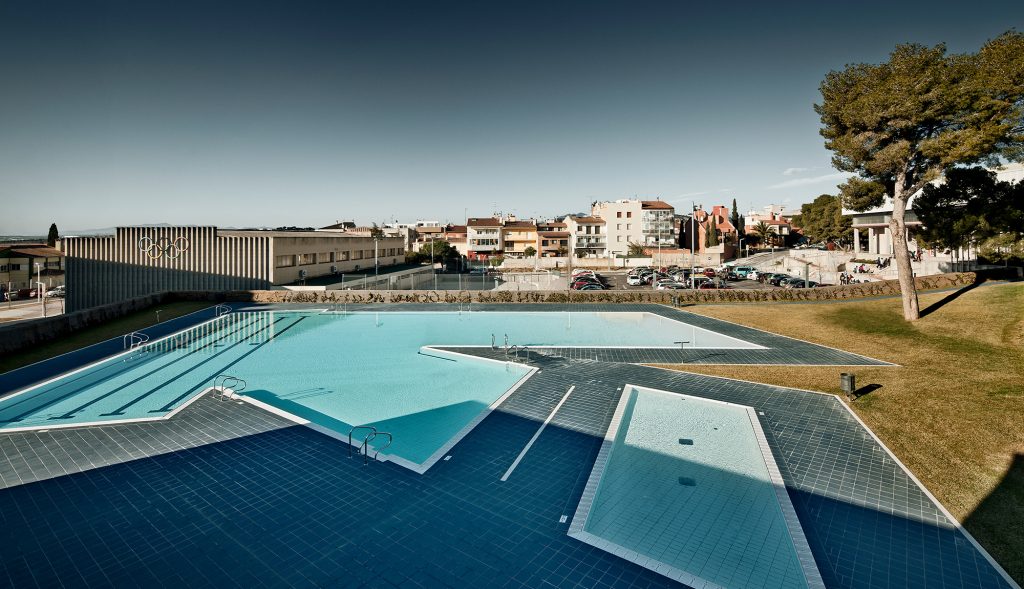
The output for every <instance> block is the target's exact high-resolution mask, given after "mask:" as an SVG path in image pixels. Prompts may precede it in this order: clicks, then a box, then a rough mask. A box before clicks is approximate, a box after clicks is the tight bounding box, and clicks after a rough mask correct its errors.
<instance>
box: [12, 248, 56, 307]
mask: <svg viewBox="0 0 1024 589" xmlns="http://www.w3.org/2000/svg"><path fill="white" fill-rule="evenodd" d="M37 280H41V281H42V282H43V284H45V285H46V288H47V289H50V288H53V287H55V286H60V285H62V284H64V254H62V253H61V252H60V250H58V249H55V248H52V247H49V246H47V245H46V244H42V243H18V244H7V245H0V293H5V292H7V289H8V288H10V290H12V291H17V290H20V289H22V288H35V286H36V284H35V283H36V281H37ZM2 300H4V297H3V296H0V301H2Z"/></svg>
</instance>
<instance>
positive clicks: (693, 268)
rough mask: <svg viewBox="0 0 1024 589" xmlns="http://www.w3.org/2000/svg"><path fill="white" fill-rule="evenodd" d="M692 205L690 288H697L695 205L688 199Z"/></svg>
mask: <svg viewBox="0 0 1024 589" xmlns="http://www.w3.org/2000/svg"><path fill="white" fill-rule="evenodd" d="M690 204H691V205H693V214H692V215H690V289H691V290H696V289H697V281H696V280H695V278H696V276H695V274H696V270H697V263H696V262H697V261H696V259H695V256H696V253H697V205H696V203H694V202H693V201H690Z"/></svg>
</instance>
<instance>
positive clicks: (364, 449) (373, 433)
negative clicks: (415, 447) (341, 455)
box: [348, 425, 395, 466]
mask: <svg viewBox="0 0 1024 589" xmlns="http://www.w3.org/2000/svg"><path fill="white" fill-rule="evenodd" d="M360 429H368V430H370V433H369V434H367V436H366V437H365V438H363V442H362V443H361V444H359V453H360V454H362V455H363V466H366V465H367V464H369V461H370V459H369V454H370V446H369V444H370V440H372V439H374V438H376V437H377V436H387V437H388V443H387V444H384V446H382V447H380V448H377V449H376V450H375V451H374V453H373V461H374V462H376V461H377V455H378V454H380V452H381V450H385V449H387V447H388V446H390V445H391V443H392V442H394V441H395V437H394V436H393V435H391V434H390V433H389V432H379V431H377V428H375V427H373V426H372V425H357V426H355V427H353V428H352V429H350V430H348V457H349V458H352V447H353V446H354V444H353V443H352V433H353V432H355V431H356V430H360Z"/></svg>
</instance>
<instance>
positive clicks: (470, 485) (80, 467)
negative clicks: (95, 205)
mask: <svg viewBox="0 0 1024 589" xmlns="http://www.w3.org/2000/svg"><path fill="white" fill-rule="evenodd" d="M260 308H261V309H266V308H267V307H260ZM420 308H422V309H424V310H437V309H438V306H437V305H432V306H423V307H420ZM478 308H479V310H487V309H488V307H486V306H481V307H477V306H474V309H478ZM494 308H495V309H499V308H500V309H501V310H505V311H507V310H513V309H518V310H530V311H541V310H563V311H564V310H566V309H567V307H560V306H557V305H544V306H534V305H500V306H495V307H494ZM585 308H586V310H605V311H618V310H621V311H626V310H629V311H638V310H639V311H649V312H653V313H658V314H661V315H664V316H666V317H670V318H677V319H680V320H682V321H685V322H691V323H694V324H696V325H697V326H699V327H703V328H706V329H710V330H714V331H718V332H720V333H724V334H726V335H730V336H733V337H737V338H740V339H743V340H745V341H749V342H752V343H755V344H758V345H762V346H764V347H765V349H747V350H699V349H698V350H664V349H660V350H653V349H652V350H644V349H607V348H593V349H580V348H565V349H560V350H559V349H549V350H545V351H543V352H542V353H535V354H534V355H533V356H532V357H531V365H532V366H534V367H536V368H538V369H539V371H538V372H537V373H536V374H534V375H533V376H532V377H531V378H530V379H529V380H527V381H526V382H525V383H524V384H522V386H520V387H519V388H518V389H516V390H515V391H514V392H513V393H512V394H511V395H509V396H508V397H507V399H505V400H504V402H503V403H502V404H501V405H500V406H498V408H497V410H495V411H493V412H491V413H490V414H489V415H488V416H487V417H486V418H485V419H484V420H483V421H482V422H481V423H480V424H479V425H477V426H476V427H475V428H474V429H472V430H471V431H470V432H469V433H468V434H467V435H466V436H465V437H464V438H462V440H461V441H459V442H458V444H456V445H455V446H454V447H453V448H452V449H451V450H450V452H449V455H448V457H446V459H444V460H442V461H439V462H438V463H436V464H435V465H434V466H433V467H431V468H430V470H428V471H427V472H426V473H425V474H422V475H420V474H416V473H414V472H412V471H410V470H408V469H406V468H403V467H401V466H398V465H396V464H394V463H389V462H378V463H373V464H370V465H368V466H363V465H362V462H361V461H360V460H358V459H356V458H351V459H350V458H347V446H346V444H344V443H343V442H339V441H338V440H336V439H334V438H331V437H328V436H325V435H322V434H320V433H317V432H316V431H314V430H312V429H309V428H307V427H304V426H300V425H296V424H294V423H293V422H292V421H288V420H286V419H284V418H282V417H279V416H277V415H275V414H272V413H269V412H266V411H263V410H261V409H259V408H257V407H255V406H253V405H250V404H248V403H238V402H234V401H227V400H220V399H217V398H214V397H212V396H203V397H201V398H199V399H198V400H197V401H196V402H194V403H192V404H191V405H189V406H188V407H186V408H185V409H184V410H182V411H181V412H180V413H178V414H176V415H175V416H174V417H172V418H170V419H167V420H164V421H153V422H145V423H129V424H117V425H103V426H93V427H83V428H69V429H60V430H57V429H54V430H49V431H29V432H17V433H0V586H12V587H37V586H38V587H55V586H65V587H81V586H90V587H94V586H119V587H120V586H139V587H155V586H170V587H218V588H223V587H264V586H266V587H281V586H294V587H391V586H409V587H445V586H452V587H530V588H533V587H679V586H682V585H680V584H678V583H677V582H675V581H672V580H670V579H669V578H667V577H665V576H662V575H660V574H658V573H656V572H654V571H652V570H648V569H647V568H644V567H642V566H640V565H638V564H634V563H633V562H629V561H627V560H624V559H622V558H619V557H617V556H614V555H612V554H610V553H608V552H605V551H603V550H601V549H599V548H596V547H594V546H591V545H589V544H586V543H584V542H581V541H579V540H576V539H573V538H571V537H569V535H568V532H569V525H570V522H571V520H572V517H573V514H574V513H575V512H576V509H577V507H578V505H579V503H580V500H581V497H582V496H583V493H584V489H585V487H586V485H587V481H588V477H589V476H590V473H591V469H592V467H593V465H594V462H595V459H596V458H597V456H598V453H599V451H600V449H601V447H602V443H603V440H604V436H605V432H606V431H607V429H608V426H609V423H610V422H611V419H612V416H613V413H614V411H615V408H616V406H617V404H618V402H619V398H620V395H621V394H622V389H623V387H624V386H625V385H626V384H627V383H628V384H631V385H635V386H640V387H648V388H652V389H658V390H662V391H670V392H674V393H680V394H685V395H690V396H696V397H702V398H706V399H713V400H717V401H725V402H728V403H734V404H737V405H743V406H749V407H752V408H753V409H754V410H755V411H756V412H757V416H758V420H759V422H760V426H761V428H762V429H763V432H764V437H765V438H766V441H767V443H768V446H769V447H770V450H771V453H772V455H773V456H774V458H775V461H776V463H777V465H778V470H779V471H780V473H781V476H782V479H783V481H784V483H785V487H786V492H787V493H788V495H789V497H790V499H791V502H792V506H793V508H794V509H795V511H796V515H797V517H798V519H799V523H800V526H801V527H802V529H803V532H804V534H805V536H806V540H807V543H808V544H809V546H810V549H811V552H812V553H813V557H814V561H815V564H816V565H817V568H818V570H819V572H820V574H821V578H822V580H823V581H824V583H825V585H826V586H828V587H848V588H861V587H878V588H890V587H891V588H897V587H929V588H930V587H939V588H952V587H1014V584H1013V583H1012V581H1010V580H1009V579H1008V578H1006V577H1004V576H1003V574H1002V573H1001V571H1000V570H999V569H998V568H997V567H996V566H995V565H994V564H993V563H991V562H990V560H989V559H988V557H987V555H986V554H984V553H983V552H982V551H981V550H979V549H978V548H977V547H976V546H975V544H974V543H973V541H972V540H971V539H970V538H969V536H967V535H966V534H965V533H964V532H963V531H962V530H961V529H960V528H959V526H957V525H956V523H955V522H954V521H952V520H951V518H950V517H949V516H948V515H947V514H946V513H945V512H944V510H943V509H942V508H941V507H940V506H939V505H938V504H937V503H936V502H935V501H934V500H933V499H932V498H931V497H930V496H929V495H928V494H927V492H926V491H925V490H924V489H922V488H921V487H920V486H919V485H918V484H917V482H916V481H915V480H914V479H913V478H912V477H911V476H910V475H909V474H908V473H907V472H906V471H905V470H904V469H903V468H902V466H901V465H900V464H899V463H898V462H897V461H895V459H894V458H893V457H892V456H891V454H889V453H888V451H887V450H886V449H885V448H884V447H883V446H882V445H881V444H880V443H879V442H878V441H877V440H876V439H875V438H874V437H873V436H872V435H871V433H870V432H869V431H868V430H867V429H865V427H864V426H863V425H862V424H861V423H860V422H859V421H858V420H857V419H856V418H855V417H854V416H853V415H852V413H850V412H849V411H848V410H847V408H846V407H845V406H844V405H843V403H841V402H840V401H839V400H838V399H836V398H835V397H832V396H830V395H822V394H816V393H811V392H805V391H799V390H795V389H787V388H781V387H774V386H768V385H761V384H754V383H747V382H741V381H734V380H727V379H721V378H715V377H709V376H701V375H695V374H687V373H681V372H674V371H667V370H660V369H656V368H651V367H645V366H639V365H637V364H636V363H642V362H670V363H704V364H816V365H834V366H837V367H838V366H855V365H879V364H885V363H884V362H882V361H879V360H874V359H871V358H865V357H863V356H858V355H855V354H850V353H847V352H843V351H840V350H835V349H831V348H825V347H822V346H817V345H814V344H810V343H806V342H800V341H798V340H793V339H789V338H785V337H781V336H778V335H775V334H770V333H766V332H761V331H757V330H753V329H748V328H745V327H742V326H738V325H734V324H730V323H726V322H721V321H717V320H713V319H709V318H705V317H700V316H698V315H693V314H690V313H685V312H683V311H679V310H675V309H670V308H667V307H661V306H653V305H651V306H648V305H634V306H628V305H615V306H609V307H607V308H600V307H599V306H598V305H588V306H586V307H585ZM350 309H354V308H353V307H352V306H350ZM389 309H401V310H403V311H409V310H416V309H417V306H414V305H402V306H400V307H399V306H394V307H383V306H375V307H374V310H378V311H381V312H385V311H387V310H389ZM580 309H581V310H582V308H580ZM573 310H575V308H574V309H573ZM208 318H209V317H208V316H206V315H205V314H203V313H199V314H196V315H195V316H193V317H191V318H184V319H182V320H179V321H176V322H175V323H173V324H170V322H169V324H168V325H163V326H161V329H163V330H165V333H171V332H173V331H177V330H179V329H183V328H184V327H187V326H188V325H190V324H195V323H198V322H200V321H204V320H206V319H208ZM190 322H192V323H190ZM154 331H157V330H154ZM153 335H161V333H159V332H158V331H157V333H154V334H153ZM118 344H119V342H118ZM117 351H119V350H118V346H116V345H114V344H108V345H101V346H96V347H93V348H87V349H84V350H82V351H80V352H77V353H74V354H69V355H66V356H62V357H59V358H56V359H54V360H52V361H48V362H46V363H42V364H38V365H33V366H31V367H27V368H26V369H22V370H19V371H15V372H12V373H8V374H5V375H0V394H4V393H7V392H11V391H14V390H18V389H21V388H23V387H25V386H28V385H30V384H32V383H34V382H39V381H41V380H44V379H46V378H49V377H52V376H54V375H56V374H59V373H63V372H66V371H68V370H71V369H74V368H76V367H78V366H82V365H85V364H88V363H90V362H93V361H96V360H98V359H101V358H103V357H107V356H110V355H112V354H114V353H116V352H117ZM458 351H460V352H462V353H471V354H476V355H479V356H483V357H491V358H496V359H503V358H504V354H503V352H502V351H501V350H491V349H489V348H459V349H458ZM569 387H574V389H573V393H572V394H571V395H570V396H568V397H566V396H565V395H566V391H567V390H568V389H569ZM563 400H564V403H563V404H562V405H561V406H560V407H558V410H557V411H556V412H554V414H553V415H552V410H553V409H555V408H556V406H557V405H558V404H559V403H560V402H562V401H563ZM549 416H551V419H550V422H549V423H548V424H547V427H546V428H545V429H544V430H543V432H542V433H541V434H540V435H539V436H538V437H536V440H535V442H534V443H533V445H532V446H531V447H530V449H529V451H528V452H527V453H526V454H525V455H524V456H523V457H522V460H521V462H519V463H518V465H517V466H516V468H515V469H514V470H513V471H512V472H511V473H510V474H509V475H508V476H507V480H504V481H503V480H502V478H503V476H504V475H506V473H507V471H508V470H509V467H510V466H511V465H512V464H513V463H514V462H515V461H516V459H517V457H518V456H519V455H520V452H521V451H522V450H523V448H524V447H525V446H526V445H527V443H528V442H529V441H530V440H531V438H533V437H534V436H535V434H536V433H537V432H538V427H539V426H540V424H541V422H543V421H544V420H545V419H547V418H548V417H549ZM679 533H681V534H685V530H680V532H679Z"/></svg>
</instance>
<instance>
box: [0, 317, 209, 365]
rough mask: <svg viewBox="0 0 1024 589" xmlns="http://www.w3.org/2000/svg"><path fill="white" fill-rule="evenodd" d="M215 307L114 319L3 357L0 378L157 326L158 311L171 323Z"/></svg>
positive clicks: (162, 319) (0, 361)
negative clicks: (5, 373)
mask: <svg viewBox="0 0 1024 589" xmlns="http://www.w3.org/2000/svg"><path fill="white" fill-rule="evenodd" d="M211 305H212V303H210V302H208V301H189V302H180V303H168V304H165V305H157V306H155V307H152V308H150V309H144V310H142V311H137V312H135V313H132V314H130V315H125V316H124V317H121V318H120V319H114V320H113V321H108V322H106V323H103V324H101V325H97V326H95V327H88V328H86V329H82V330H79V331H76V332H74V333H71V334H69V335H67V336H66V337H63V338H61V339H59V340H56V341H53V342H50V343H47V344H41V345H38V346H34V347H32V348H30V349H28V350H22V351H21V352H15V353H14V354H5V355H3V356H0V374H2V373H4V372H9V371H11V370H14V369H15V368H20V367H22V366H27V365H29V364H33V363H35V362H39V361H40V360H46V359H47V358H52V357H54V356H59V355H61V354H64V353H66V352H72V351H74V350H78V349H80V348H84V347H85V346H89V345H92V344H95V343H98V342H101V341H104V340H108V339H110V338H112V337H120V336H122V335H124V334H126V333H130V332H132V331H136V330H139V329H143V328H146V327H149V326H150V325H154V324H155V323H156V313H155V311H156V310H157V309H159V310H160V320H161V321H167V320H168V319H174V318H175V317H181V316H182V315H188V314H189V313H192V312H195V311H198V310H200V309H205V308H207V307H210V306H211Z"/></svg>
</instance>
